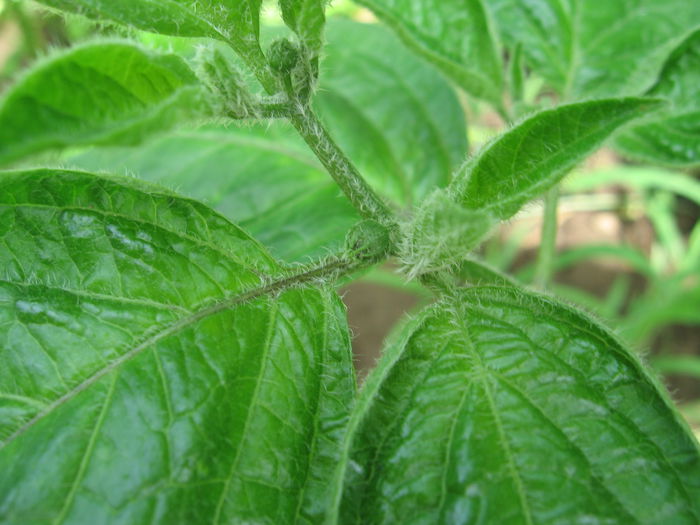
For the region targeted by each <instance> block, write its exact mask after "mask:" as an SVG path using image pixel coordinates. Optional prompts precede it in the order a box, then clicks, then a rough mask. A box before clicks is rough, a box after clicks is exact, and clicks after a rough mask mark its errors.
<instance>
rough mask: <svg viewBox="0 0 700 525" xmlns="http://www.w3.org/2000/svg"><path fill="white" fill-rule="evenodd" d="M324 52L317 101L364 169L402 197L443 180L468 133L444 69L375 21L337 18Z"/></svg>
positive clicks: (406, 199) (406, 200)
mask: <svg viewBox="0 0 700 525" xmlns="http://www.w3.org/2000/svg"><path fill="white" fill-rule="evenodd" d="M325 54H326V56H325V58H324V60H323V63H322V69H321V86H320V88H319V90H318V93H317V94H316V97H315V101H314V102H315V105H316V108H317V109H318V112H319V113H320V114H321V117H322V118H323V119H324V121H325V122H326V123H327V125H328V127H329V128H330V131H331V135H333V137H334V139H336V140H337V141H338V143H339V144H340V146H341V148H342V149H343V150H344V151H345V152H346V153H347V154H348V155H349V156H350V158H351V159H352V160H353V162H354V163H355V164H356V165H357V166H358V168H359V169H360V171H361V173H362V174H363V175H364V176H365V177H366V178H367V179H368V180H369V181H370V182H371V183H372V184H373V185H374V186H375V188H377V190H378V191H379V192H380V193H382V194H383V195H384V196H385V197H388V198H389V199H391V200H393V201H394V202H396V203H399V204H402V205H407V204H410V203H411V202H415V201H417V200H420V199H421V198H423V197H424V196H425V195H426V194H427V193H428V192H429V191H431V190H432V189H433V188H435V187H436V186H446V185H447V183H448V182H449V177H450V175H451V174H452V172H453V171H454V170H455V168H456V167H457V166H459V164H460V163H461V162H462V160H463V159H464V157H465V156H466V154H467V140H466V126H465V122H464V111H463V110H462V108H461V106H460V104H459V101H458V100H457V97H456V95H455V93H454V91H453V90H452V88H451V87H450V86H449V85H448V84H447V82H446V81H445V80H444V79H443V78H442V77H441V76H440V74H439V73H438V72H437V71H436V70H435V69H434V68H433V67H431V66H429V65H427V64H425V63H424V62H422V61H421V60H419V59H417V58H416V57H414V56H413V55H412V54H411V53H410V52H408V51H407V50H406V49H404V47H403V46H402V45H401V43H400V42H399V41H398V39H396V38H395V37H394V36H393V35H391V34H390V33H389V32H388V31H387V30H386V29H384V28H382V27H380V26H376V25H369V24H357V23H351V22H343V21H341V20H336V21H334V23H331V24H329V27H328V45H327V46H326V49H325Z"/></svg>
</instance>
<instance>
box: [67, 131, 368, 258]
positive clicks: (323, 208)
mask: <svg viewBox="0 0 700 525" xmlns="http://www.w3.org/2000/svg"><path fill="white" fill-rule="evenodd" d="M70 162H71V164H73V165H76V166H80V167H83V168H86V169H95V170H99V169H101V168H102V167H103V166H109V167H110V169H111V170H113V171H114V170H116V171H117V172H125V173H132V174H135V175H137V176H138V177H141V178H143V179H146V180H150V181H154V182H158V183H159V184H163V185H165V186H168V187H172V188H176V189H177V190H178V191H179V192H182V193H185V194H187V195H190V196H192V197H195V198H198V199H203V200H204V201H206V202H207V204H209V205H211V206H213V207H214V208H216V209H217V210H218V211H220V212H221V213H223V214H224V215H226V216H227V217H228V218H229V219H231V220H233V221H234V222H235V223H236V224H238V225H239V226H241V227H242V228H244V229H245V230H246V231H248V232H250V233H251V234H252V235H253V236H255V238H256V239H258V240H259V241H260V242H262V243H263V244H265V245H266V246H267V247H269V248H270V250H271V251H272V252H273V254H274V255H276V256H278V257H281V258H283V259H285V260H290V261H306V260H308V258H309V257H317V256H320V255H324V254H326V253H328V252H329V251H330V250H334V249H336V248H340V247H341V246H342V242H343V239H344V238H345V234H346V233H347V231H348V229H349V228H350V226H352V224H353V223H355V222H357V221H358V220H359V216H358V215H357V213H356V212H355V211H354V209H353V208H352V206H351V205H350V202H349V201H348V200H347V199H346V198H345V197H344V196H343V195H342V194H341V192H340V189H339V188H338V187H337V186H336V185H335V183H334V182H333V180H332V179H331V178H330V176H329V175H328V174H327V173H326V172H325V171H324V170H323V167H322V166H321V165H320V163H319V162H318V161H317V160H316V159H315V158H314V157H313V154H312V153H311V152H310V151H309V150H308V149H307V148H306V146H305V145H304V144H303V143H302V141H301V139H298V138H297V137H295V133H294V131H293V130H292V129H291V128H289V127H288V126H283V125H282V124H281V123H275V124H274V125H272V126H256V127H245V128H240V129H236V128H229V129H210V130H204V129H202V130H199V131H180V132H176V133H174V134H172V135H170V136H167V137H162V138H160V139H157V140H155V141H152V142H150V143H148V144H146V145H144V146H142V147H139V148H100V149H98V150H95V151H93V152H89V153H86V154H83V155H81V156H79V157H75V158H72V159H71V160H70Z"/></svg>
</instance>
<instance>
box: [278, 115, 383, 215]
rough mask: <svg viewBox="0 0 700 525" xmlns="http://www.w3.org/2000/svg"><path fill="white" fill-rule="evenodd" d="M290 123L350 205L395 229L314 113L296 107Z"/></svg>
mask: <svg viewBox="0 0 700 525" xmlns="http://www.w3.org/2000/svg"><path fill="white" fill-rule="evenodd" d="M289 120H290V122H291V123H292V125H293V126H294V127H295V128H296V129H297V131H298V132H299V134H300V135H301V136H302V138H303V139H304V141H305V142H306V143H307V144H308V145H309V147H310V148H311V150H312V151H313V152H314V153H315V154H316V156H317V157H318V159H319V160H320V161H321V163H322V164H323V166H324V167H325V168H326V170H328V173H330V175H331V177H333V179H334V180H335V182H336V183H337V184H338V186H340V189H341V190H342V191H343V193H345V195H346V196H347V197H348V199H350V202H351V203H352V205H353V206H354V207H355V208H356V209H357V210H358V211H359V212H360V215H362V216H363V217H364V218H366V219H374V220H375V221H377V222H379V223H380V224H382V225H384V226H387V227H389V228H394V227H395V225H396V220H395V218H394V214H393V212H392V211H391V209H389V207H388V206H387V205H386V204H385V203H384V201H382V199H381V198H380V197H379V196H378V195H377V194H376V193H375V192H374V190H373V189H372V188H371V187H370V186H369V184H367V182H366V181H365V180H364V179H363V178H362V176H361V175H360V173H359V172H358V171H357V168H355V166H354V165H353V164H352V162H350V159H348V158H347V156H346V155H345V153H343V151H342V150H341V149H340V148H339V147H338V145H337V144H336V143H335V142H334V141H333V139H332V138H331V136H330V135H329V133H328V131H327V130H326V128H325V127H324V126H323V124H321V122H320V121H319V119H318V117H317V116H316V115H315V114H314V112H313V110H312V109H311V108H310V107H308V106H306V105H303V104H299V105H297V107H296V110H295V111H293V112H292V113H291V114H290V115H289Z"/></svg>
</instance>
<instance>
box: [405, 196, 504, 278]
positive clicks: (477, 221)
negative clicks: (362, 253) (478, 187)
mask: <svg viewBox="0 0 700 525" xmlns="http://www.w3.org/2000/svg"><path fill="white" fill-rule="evenodd" d="M495 222H496V221H495V220H494V218H493V216H492V215H491V214H490V213H488V212H484V211H482V210H470V209H466V208H464V207H463V206H460V205H459V204H458V203H455V202H454V201H453V200H452V199H451V198H450V197H449V196H448V195H447V194H446V192H445V191H444V190H439V191H436V192H435V193H433V194H432V195H430V196H429V197H428V198H427V199H426V200H425V203H424V205H423V206H421V207H420V208H419V209H418V210H417V211H416V214H415V217H414V218H413V220H412V221H411V223H410V224H409V226H408V228H407V230H408V231H407V235H406V239H405V240H404V246H402V249H401V263H402V264H403V266H404V271H405V272H406V273H407V274H408V276H409V277H411V278H413V277H416V276H418V275H422V274H425V273H428V272H435V271H439V270H443V269H446V267H448V266H454V265H456V264H458V263H460V262H461V261H462V259H464V257H465V255H466V254H467V253H469V252H470V251H471V250H472V249H473V248H474V247H475V246H476V245H477V244H478V242H479V241H480V240H481V239H482V238H483V237H484V235H485V234H486V233H488V231H489V230H490V229H491V227H492V226H493V225H494V223H495Z"/></svg>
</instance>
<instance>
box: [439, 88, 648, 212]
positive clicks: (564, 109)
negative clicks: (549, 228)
mask: <svg viewBox="0 0 700 525" xmlns="http://www.w3.org/2000/svg"><path fill="white" fill-rule="evenodd" d="M658 106H659V102H658V101H656V100H653V99H643V98H619V99H607V100H594V101H590V102H580V103H576V104H569V105H563V106H559V107H557V108H555V109H549V110H545V111H541V112H539V113H537V114H535V115H533V116H531V117H529V118H527V119H525V120H524V121H522V122H521V123H519V124H518V125H516V126H515V127H513V128H512V129H510V130H509V131H507V132H506V133H504V134H503V135H501V136H500V137H498V138H496V139H495V140H494V141H493V142H491V143H490V144H489V145H487V146H486V147H484V148H483V149H482V150H481V151H480V152H479V153H478V154H477V155H476V156H475V157H474V158H472V159H471V160H470V161H469V162H467V163H466V164H465V165H464V166H463V168H462V169H461V170H460V172H459V173H458V174H457V176H456V177H455V181H454V183H453V184H452V186H451V187H450V191H451V192H452V194H453V196H454V198H455V199H456V200H457V201H458V202H460V203H461V204H463V205H464V206H465V207H467V208H470V209H478V210H482V211H487V212H489V213H492V214H493V215H495V216H496V217H498V218H500V219H507V218H508V217H511V216H512V215H514V214H515V213H516V212H517V211H518V210H519V209H520V208H521V207H522V206H523V205H524V204H525V203H526V202H528V201H530V200H531V199H533V198H535V197H537V196H538V195H540V194H542V193H544V192H545V191H546V190H547V189H549V188H551V187H552V186H553V185H554V184H556V183H557V182H559V180H561V178H562V177H564V175H566V174H567V173H568V172H569V170H571V169H572V168H573V167H574V166H576V165H577V164H578V163H579V162H581V161H582V160H583V159H585V158H586V157H587V156H588V155H590V154H591V153H593V152H594V151H595V150H596V149H597V148H598V147H600V145H601V144H602V143H603V142H604V141H605V140H606V139H607V138H608V137H609V136H610V135H611V134H612V133H613V132H615V131H616V130H617V129H618V128H619V127H620V126H622V125H623V124H626V123H627V122H629V121H630V120H632V119H634V118H638V117H640V116H642V115H644V114H645V113H647V112H649V111H651V110H653V109H656V108H657V107H658Z"/></svg>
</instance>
